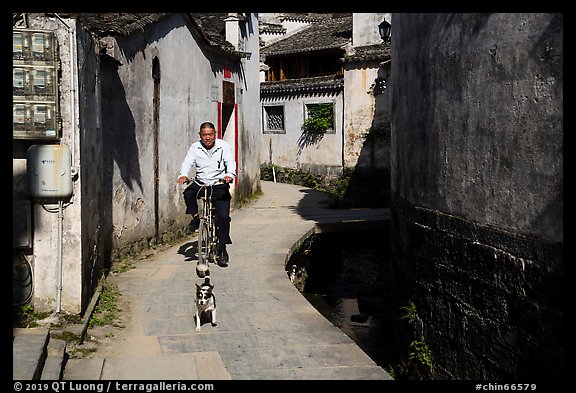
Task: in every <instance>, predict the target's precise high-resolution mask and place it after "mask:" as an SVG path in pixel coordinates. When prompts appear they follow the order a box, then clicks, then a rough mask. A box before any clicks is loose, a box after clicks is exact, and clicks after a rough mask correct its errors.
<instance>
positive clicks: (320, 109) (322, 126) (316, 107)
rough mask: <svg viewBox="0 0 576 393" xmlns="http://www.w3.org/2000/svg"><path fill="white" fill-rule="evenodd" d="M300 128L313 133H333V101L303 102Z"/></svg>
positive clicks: (334, 131)
mask: <svg viewBox="0 0 576 393" xmlns="http://www.w3.org/2000/svg"><path fill="white" fill-rule="evenodd" d="M302 130H303V131H306V132H309V133H314V134H324V133H326V134H335V133H336V130H335V127H334V103H333V102H323V103H313V104H305V105H304V124H303V125H302Z"/></svg>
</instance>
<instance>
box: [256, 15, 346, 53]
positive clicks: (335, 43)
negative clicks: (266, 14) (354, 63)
mask: <svg viewBox="0 0 576 393" xmlns="http://www.w3.org/2000/svg"><path fill="white" fill-rule="evenodd" d="M351 39H352V16H346V17H342V18H336V19H332V18H330V19H324V20H322V21H320V22H318V23H314V24H312V25H310V26H309V27H307V28H305V29H302V30H300V31H298V32H296V33H294V34H292V35H290V36H288V37H286V38H284V39H281V40H278V41H275V42H273V43H271V44H270V45H267V46H264V47H262V48H261V49H260V53H261V54H263V55H265V56H266V57H272V56H286V55H292V54H297V53H306V52H316V51H323V50H342V51H343V49H342V46H343V45H345V44H347V43H348V42H350V40H351Z"/></svg>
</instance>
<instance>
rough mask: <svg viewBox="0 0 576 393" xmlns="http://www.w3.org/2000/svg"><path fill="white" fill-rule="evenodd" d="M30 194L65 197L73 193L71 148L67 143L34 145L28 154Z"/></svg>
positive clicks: (34, 195)
mask: <svg viewBox="0 0 576 393" xmlns="http://www.w3.org/2000/svg"><path fill="white" fill-rule="evenodd" d="M27 168H28V182H29V185H30V195H31V196H32V198H35V199H54V198H55V199H63V198H68V197H69V196H71V195H72V173H71V170H72V168H71V156H70V149H69V148H68V146H67V145H32V146H30V148H29V149H28V155H27Z"/></svg>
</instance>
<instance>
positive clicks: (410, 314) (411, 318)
mask: <svg viewBox="0 0 576 393" xmlns="http://www.w3.org/2000/svg"><path fill="white" fill-rule="evenodd" d="M400 309H401V310H402V311H404V313H403V314H402V316H401V317H400V319H407V320H408V322H410V323H414V322H416V317H417V313H416V305H415V304H414V302H413V301H412V300H410V301H409V302H408V305H407V306H402V307H400Z"/></svg>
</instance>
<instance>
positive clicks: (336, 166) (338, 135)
mask: <svg viewBox="0 0 576 393" xmlns="http://www.w3.org/2000/svg"><path fill="white" fill-rule="evenodd" d="M323 102H332V103H334V108H335V109H334V114H335V115H334V127H335V133H325V134H323V135H321V136H320V137H319V138H318V139H317V140H316V141H314V143H311V144H308V145H303V144H302V142H299V141H300V140H301V137H302V129H301V128H300V127H301V126H302V124H303V123H304V113H305V105H306V104H312V103H323ZM342 103H343V100H342V93H338V94H336V95H333V96H320V97H315V96H306V97H294V98H288V97H283V98H276V99H270V98H267V99H264V100H263V101H262V105H267V104H283V105H284V121H285V123H284V126H285V130H286V133H285V134H271V133H264V134H263V135H262V148H261V152H260V154H261V155H260V158H261V162H262V163H272V164H275V165H279V166H281V167H285V168H293V169H302V170H305V171H306V170H308V169H311V170H312V171H313V172H315V173H318V174H341V173H342Z"/></svg>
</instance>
